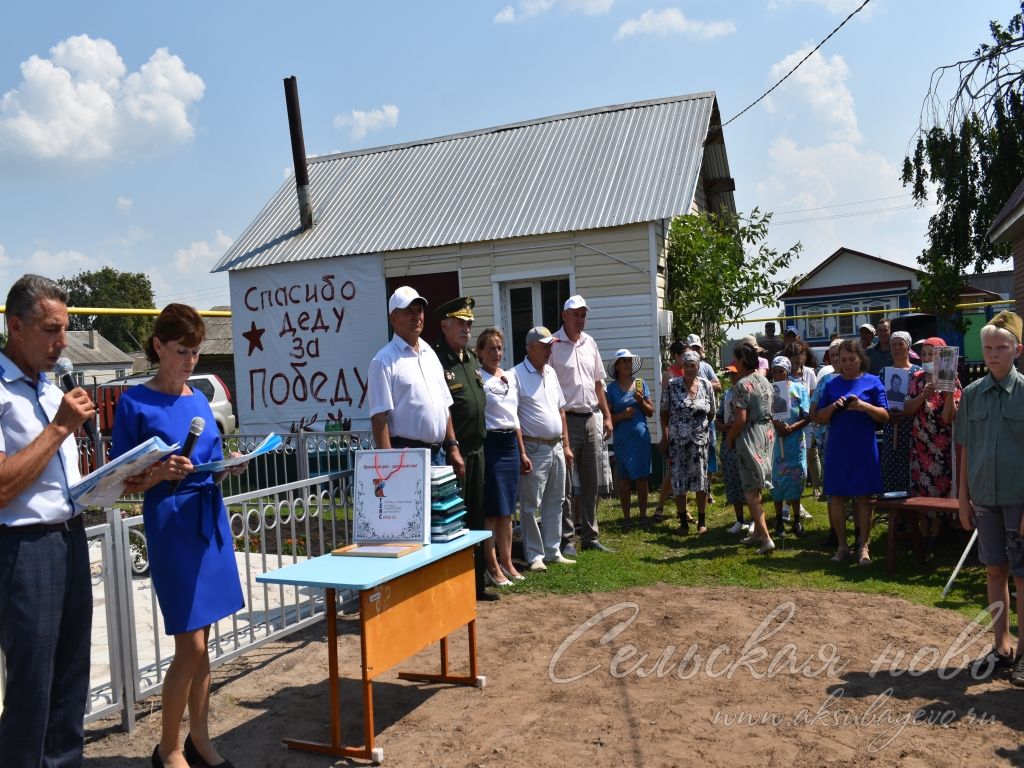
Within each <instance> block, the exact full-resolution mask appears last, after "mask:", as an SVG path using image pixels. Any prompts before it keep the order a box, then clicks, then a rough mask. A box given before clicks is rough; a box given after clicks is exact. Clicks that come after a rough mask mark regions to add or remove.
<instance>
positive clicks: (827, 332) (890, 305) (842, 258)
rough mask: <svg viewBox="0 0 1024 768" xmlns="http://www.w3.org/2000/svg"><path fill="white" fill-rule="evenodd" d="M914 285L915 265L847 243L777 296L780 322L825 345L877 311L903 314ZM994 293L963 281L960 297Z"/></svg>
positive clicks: (968, 299) (982, 297)
mask: <svg viewBox="0 0 1024 768" xmlns="http://www.w3.org/2000/svg"><path fill="white" fill-rule="evenodd" d="M917 286H918V279H917V270H915V269H913V268H912V267H906V266H904V265H902V264H898V263H896V262H894V261H888V260H886V259H880V258H879V257H877V256H872V255H870V254H867V253H862V252H861V251H855V250H853V249H851V248H840V249H839V250H837V251H836V252H835V253H833V254H832V255H831V256H829V257H828V258H827V259H825V260H824V261H823V262H821V264H819V265H818V266H816V267H815V268H814V269H812V270H811V271H810V272H808V273H807V274H806V275H804V276H803V277H802V278H801V279H800V280H799V281H798V282H797V283H796V284H795V285H794V287H793V288H792V289H791V290H789V291H788V292H787V293H785V294H783V295H782V296H781V297H780V301H781V302H782V304H783V314H784V315H785V317H786V318H787V320H786V321H785V325H786V326H789V325H795V326H796V327H797V330H798V331H799V333H800V336H801V337H802V338H803V339H804V340H805V341H806V342H807V343H808V344H810V345H812V346H825V345H827V344H828V340H829V338H830V337H831V335H832V334H833V333H836V332H837V331H838V332H839V335H840V336H843V337H854V336H856V335H857V329H858V328H860V326H861V325H862V324H863V323H871V324H872V325H876V324H877V323H878V321H879V320H881V319H882V318H883V317H889V318H892V317H895V316H897V315H902V314H907V312H908V310H909V308H910V295H909V294H910V291H911V290H912V289H914V288H917ZM999 298H1000V296H999V295H998V294H996V293H994V292H992V291H988V290H985V289H983V288H976V287H973V286H967V287H966V288H965V289H964V291H963V293H961V295H960V300H961V302H963V303H967V302H974V301H990V300H994V299H999ZM837 312H852V313H854V314H850V315H842V316H840V317H824V318H801V319H794V320H789V319H788V318H790V317H794V318H795V317H797V316H799V315H813V314H819V313H825V314H828V313H837Z"/></svg>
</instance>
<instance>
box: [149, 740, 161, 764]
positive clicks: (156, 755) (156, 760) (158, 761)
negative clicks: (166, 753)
mask: <svg viewBox="0 0 1024 768" xmlns="http://www.w3.org/2000/svg"><path fill="white" fill-rule="evenodd" d="M150 761H151V762H152V763H153V768H164V761H163V760H161V759H160V745H159V744H157V745H156V746H155V747H153V757H152V758H150Z"/></svg>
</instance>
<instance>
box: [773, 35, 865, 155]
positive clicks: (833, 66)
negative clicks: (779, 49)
mask: <svg viewBox="0 0 1024 768" xmlns="http://www.w3.org/2000/svg"><path fill="white" fill-rule="evenodd" d="M809 50H810V47H809V46H808V47H806V48H803V49H802V50H799V51H796V52H795V53H791V54H790V55H789V56H787V57H786V58H784V59H783V60H782V61H780V62H778V63H776V64H774V65H773V66H772V69H771V79H772V81H775V80H778V79H779V78H780V77H782V76H783V75H785V74H786V73H787V72H789V70H790V69H792V68H793V66H794V65H795V64H796V63H797V62H798V61H800V59H802V58H803V57H804V56H806V55H807V52H808V51H809ZM849 77H850V69H849V67H847V66H846V61H845V60H844V59H843V57H842V56H839V55H836V56H833V57H832V58H830V59H826V58H825V57H824V56H822V55H821V52H820V51H818V52H815V53H814V54H813V55H812V56H811V57H810V58H809V59H808V60H807V61H805V62H804V63H803V64H802V65H801V66H800V68H799V69H797V71H796V72H794V73H793V74H792V75H791V76H790V78H789V79H788V80H787V81H786V82H785V83H783V84H782V86H781V87H780V89H779V92H785V91H786V90H789V91H793V90H796V92H797V93H798V94H799V97H800V99H801V100H803V101H804V102H805V103H806V104H808V105H809V106H810V107H811V110H812V111H813V112H814V114H815V115H816V116H817V117H819V118H821V119H824V120H825V121H826V122H827V123H828V124H829V125H831V126H832V132H831V133H830V134H829V138H830V139H832V140H835V141H852V142H859V141H860V140H861V133H860V128H859V127H858V124H857V110H856V105H855V104H854V99H853V94H852V93H851V92H850V89H849V88H848V87H847V85H846V81H847V79H849ZM773 104H774V103H773V102H771V101H769V102H767V104H766V106H767V107H768V108H769V109H774V106H773Z"/></svg>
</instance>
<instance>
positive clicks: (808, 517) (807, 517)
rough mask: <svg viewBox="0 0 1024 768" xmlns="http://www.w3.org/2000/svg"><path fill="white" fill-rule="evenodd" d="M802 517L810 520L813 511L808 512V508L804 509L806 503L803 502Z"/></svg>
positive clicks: (801, 506) (801, 507)
mask: <svg viewBox="0 0 1024 768" xmlns="http://www.w3.org/2000/svg"><path fill="white" fill-rule="evenodd" d="M800 517H802V518H803V519H804V520H810V519H811V513H810V512H808V511H807V510H806V509H804V505H803V504H801V505H800Z"/></svg>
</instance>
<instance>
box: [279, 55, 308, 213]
mask: <svg viewBox="0 0 1024 768" xmlns="http://www.w3.org/2000/svg"><path fill="white" fill-rule="evenodd" d="M284 100H285V103H286V104H287V105H288V132H289V133H290V134H291V137H292V163H294V165H295V192H296V194H297V195H298V197H299V221H300V223H301V224H302V229H303V230H307V229H311V228H312V227H313V203H312V201H311V200H310V199H309V170H308V169H307V168H306V142H305V141H304V140H303V138H302V115H301V114H300V112H299V87H298V83H297V82H296V80H295V75H292V76H291V77H286V78H285V79H284Z"/></svg>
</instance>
